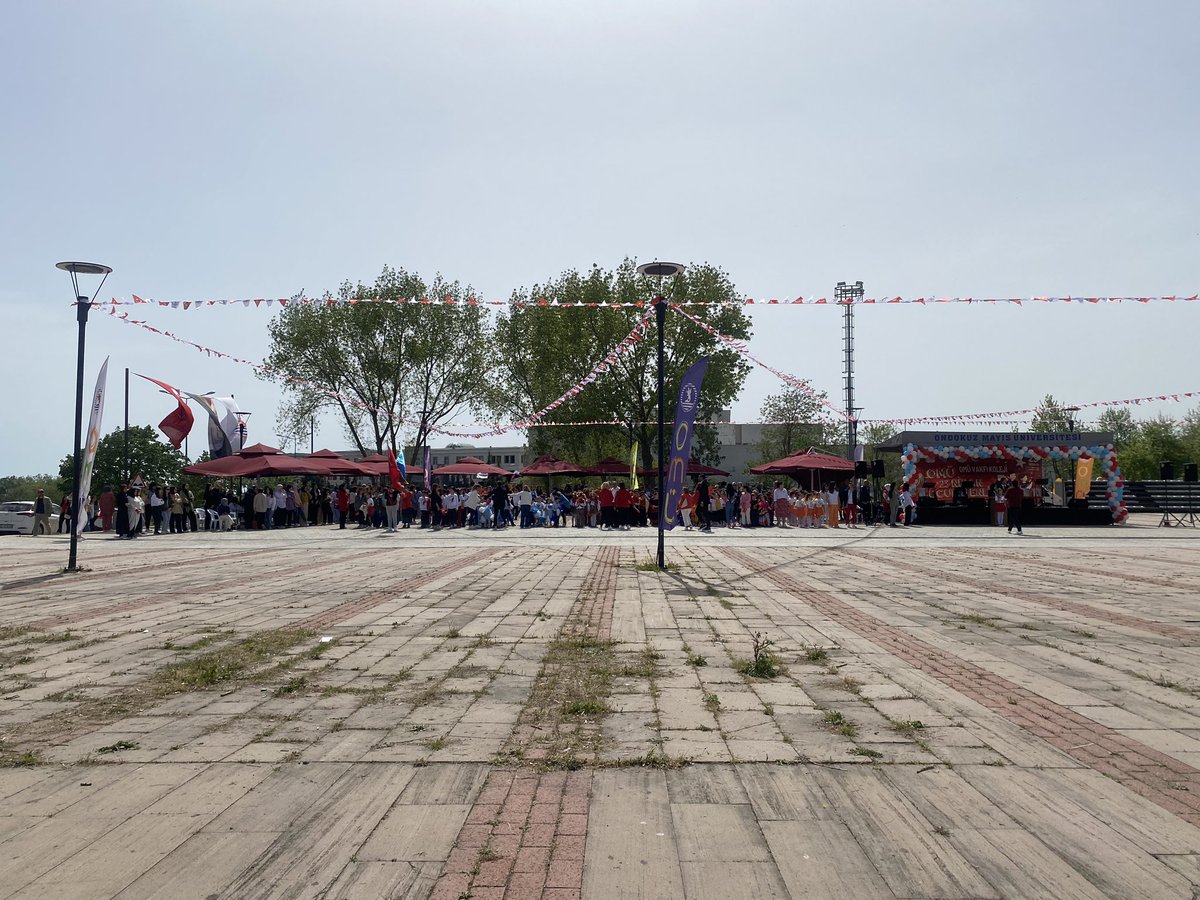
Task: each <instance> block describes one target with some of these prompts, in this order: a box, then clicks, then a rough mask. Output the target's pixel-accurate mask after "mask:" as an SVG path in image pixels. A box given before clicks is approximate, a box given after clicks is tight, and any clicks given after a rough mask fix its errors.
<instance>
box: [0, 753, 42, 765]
mask: <svg viewBox="0 0 1200 900" xmlns="http://www.w3.org/2000/svg"><path fill="white" fill-rule="evenodd" d="M45 764H46V761H45V760H44V759H42V755H41V754H40V753H38V752H37V751H36V750H26V751H25V752H24V753H16V752H10V751H6V750H0V768H8V769H32V768H33V767H34V766H44V765H45Z"/></svg>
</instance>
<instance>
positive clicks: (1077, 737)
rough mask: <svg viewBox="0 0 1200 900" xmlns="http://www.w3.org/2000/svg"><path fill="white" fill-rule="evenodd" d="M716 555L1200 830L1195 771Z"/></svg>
mask: <svg viewBox="0 0 1200 900" xmlns="http://www.w3.org/2000/svg"><path fill="white" fill-rule="evenodd" d="M721 552H723V553H724V554H725V555H726V556H727V557H729V558H730V559H732V560H734V561H735V562H737V563H739V564H741V565H742V566H745V568H746V569H747V574H748V575H757V576H759V577H761V578H765V579H766V580H768V581H770V582H771V583H772V584H774V585H775V586H777V587H779V588H780V589H782V590H784V591H786V592H787V593H789V594H791V595H792V596H794V597H795V598H797V599H798V600H802V601H804V602H805V603H807V604H808V605H809V606H811V607H812V608H813V609H815V610H817V611H818V612H820V613H822V614H824V615H826V616H828V617H829V618H830V619H832V620H833V621H835V622H837V623H838V624H839V625H842V626H844V627H846V628H849V629H851V630H852V631H854V632H855V633H857V634H859V635H861V636H862V637H864V638H866V639H867V640H869V641H871V642H872V643H874V644H877V645H878V646H880V647H882V648H883V649H884V650H886V651H887V652H889V653H891V654H892V655H893V656H895V657H896V658H897V659H900V660H903V661H904V662H906V663H908V664H909V665H910V666H912V667H913V668H914V669H917V670H919V671H921V672H924V673H925V674H927V675H929V676H931V677H933V678H936V679H937V680H938V681H940V682H942V684H945V685H947V686H948V687H951V688H953V689H954V690H955V691H957V692H958V693H960V694H962V695H963V696H965V697H969V698H970V699H971V700H974V701H975V702H976V703H979V704H980V705H981V706H984V707H986V708H988V709H990V710H992V711H993V712H995V713H998V714H999V715H1001V716H1002V717H1003V718H1005V719H1007V720H1008V721H1010V722H1012V723H1013V724H1015V725H1018V726H1020V727H1021V728H1023V729H1025V730H1026V731H1029V732H1031V733H1032V734H1035V735H1037V736H1038V737H1040V738H1042V740H1044V741H1046V742H1047V743H1048V744H1050V745H1051V746H1053V747H1055V748H1057V749H1058V750H1061V751H1062V752H1063V753H1065V754H1066V755H1067V756H1069V757H1071V758H1072V759H1074V760H1076V761H1078V762H1080V763H1082V764H1083V765H1085V766H1087V767H1089V768H1091V769H1094V770H1096V771H1097V772H1101V773H1103V774H1105V775H1108V776H1109V777H1111V778H1112V779H1113V780H1114V781H1116V782H1117V783H1118V784H1121V785H1123V786H1124V787H1127V788H1129V789H1130V790H1132V791H1134V792H1135V793H1137V794H1140V795H1141V796H1142V797H1145V798H1146V799H1147V800H1149V801H1151V802H1152V803H1154V804H1156V805H1158V806H1160V807H1162V808H1163V809H1165V810H1167V811H1168V812H1170V813H1173V814H1175V815H1176V816H1178V817H1179V818H1181V819H1183V820H1184V821H1186V822H1190V823H1191V824H1193V825H1197V826H1200V769H1196V768H1193V767H1192V766H1189V765H1187V764H1186V763H1183V762H1180V761H1179V760H1177V759H1175V758H1174V757H1171V756H1167V755H1166V754H1165V753H1159V752H1158V751H1157V750H1154V749H1152V748H1150V747H1147V746H1146V745H1145V744H1142V743H1141V742H1139V741H1136V740H1134V739H1133V738H1131V737H1128V736H1126V735H1124V734H1121V733H1120V732H1119V731H1116V730H1114V729H1112V728H1108V727H1107V726H1104V725H1101V724H1099V723H1097V722H1095V721H1093V720H1091V719H1089V718H1087V717H1086V716H1082V715H1080V714H1079V713H1077V712H1075V711H1074V710H1072V709H1070V708H1068V707H1066V706H1062V705H1061V704H1058V703H1054V702H1052V701H1050V700H1047V699H1045V698H1044V697H1042V696H1040V695H1038V694H1035V693H1034V692H1033V691H1031V690H1029V689H1027V688H1024V687H1022V686H1021V685H1019V684H1016V683H1015V682H1012V681H1009V680H1008V679H1007V678H1003V677H1001V676H999V675H996V674H995V673H993V672H990V671H988V670H987V669H984V668H983V667H981V666H977V665H975V664H974V663H971V662H968V661H967V660H965V659H962V658H961V657H959V656H956V655H954V654H952V653H949V652H947V651H945V650H942V649H939V648H938V647H935V646H933V645H932V644H928V643H926V642H925V641H922V640H920V639H919V638H915V637H913V636H912V635H910V634H908V633H907V632H905V631H904V630H903V629H901V628H896V627H894V626H892V625H888V624H887V623H885V622H883V621H881V620H880V619H877V618H875V617H874V616H871V615H868V614H867V613H864V612H862V611H861V610H859V609H857V608H855V607H854V606H852V605H850V604H849V603H847V602H845V601H844V600H840V599H838V598H837V597H834V596H832V595H830V594H827V593H825V592H824V591H821V590H818V589H817V588H814V587H812V586H811V585H808V584H805V583H803V582H802V581H799V580H798V579H796V578H794V577H792V576H790V575H786V574H784V573H782V572H780V571H779V570H778V569H777V568H769V569H764V568H763V567H762V563H761V561H760V560H758V559H756V558H754V557H753V556H751V555H750V554H748V553H745V552H744V551H741V550H734V549H728V548H725V549H722V551H721Z"/></svg>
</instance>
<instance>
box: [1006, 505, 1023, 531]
mask: <svg viewBox="0 0 1200 900" xmlns="http://www.w3.org/2000/svg"><path fill="white" fill-rule="evenodd" d="M1014 528H1015V529H1017V531H1018V532H1020V530H1021V505H1020V504H1019V503H1018V504H1016V505H1014V506H1010V507H1009V508H1008V530H1009V531H1012V530H1013V529H1014Z"/></svg>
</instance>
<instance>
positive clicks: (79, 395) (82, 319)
mask: <svg viewBox="0 0 1200 900" xmlns="http://www.w3.org/2000/svg"><path fill="white" fill-rule="evenodd" d="M75 301H76V302H75V319H76V321H78V322H79V356H78V360H77V362H76V364H75V431H74V435H75V447H74V450H75V463H74V470H75V482H74V485H73V487H72V488H71V490H72V492H73V493H74V497H75V499H74V500H73V501H72V503H71V523H70V524H71V554H70V556H69V557H68V559H67V571H68V572H74V571H75V561H76V559H77V557H78V555H79V532H78V530H77V529H76V528H75V521H76V517H78V515H79V507H80V506H81V505H82V503H83V498H81V497H80V496H79V489H80V487H81V485H80V483H79V481H80V478H81V477H82V476H83V471H82V469H83V456H82V455H81V454H80V452H79V442H80V432H82V431H83V348H84V341H85V338H86V332H87V319H88V310H90V309H91V308H92V304H91V303H89V302H88V298H87V297H80V296H76V298H75Z"/></svg>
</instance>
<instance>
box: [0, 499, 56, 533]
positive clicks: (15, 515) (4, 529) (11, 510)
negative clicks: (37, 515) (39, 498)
mask: <svg viewBox="0 0 1200 900" xmlns="http://www.w3.org/2000/svg"><path fill="white" fill-rule="evenodd" d="M33 523H34V518H33V501H32V500H9V501H8V502H7V503H0V534H14V533H15V534H33ZM57 530H58V508H57V507H55V510H54V512H52V513H51V514H50V533H51V534H53V533H54V532H56V531H57Z"/></svg>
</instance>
